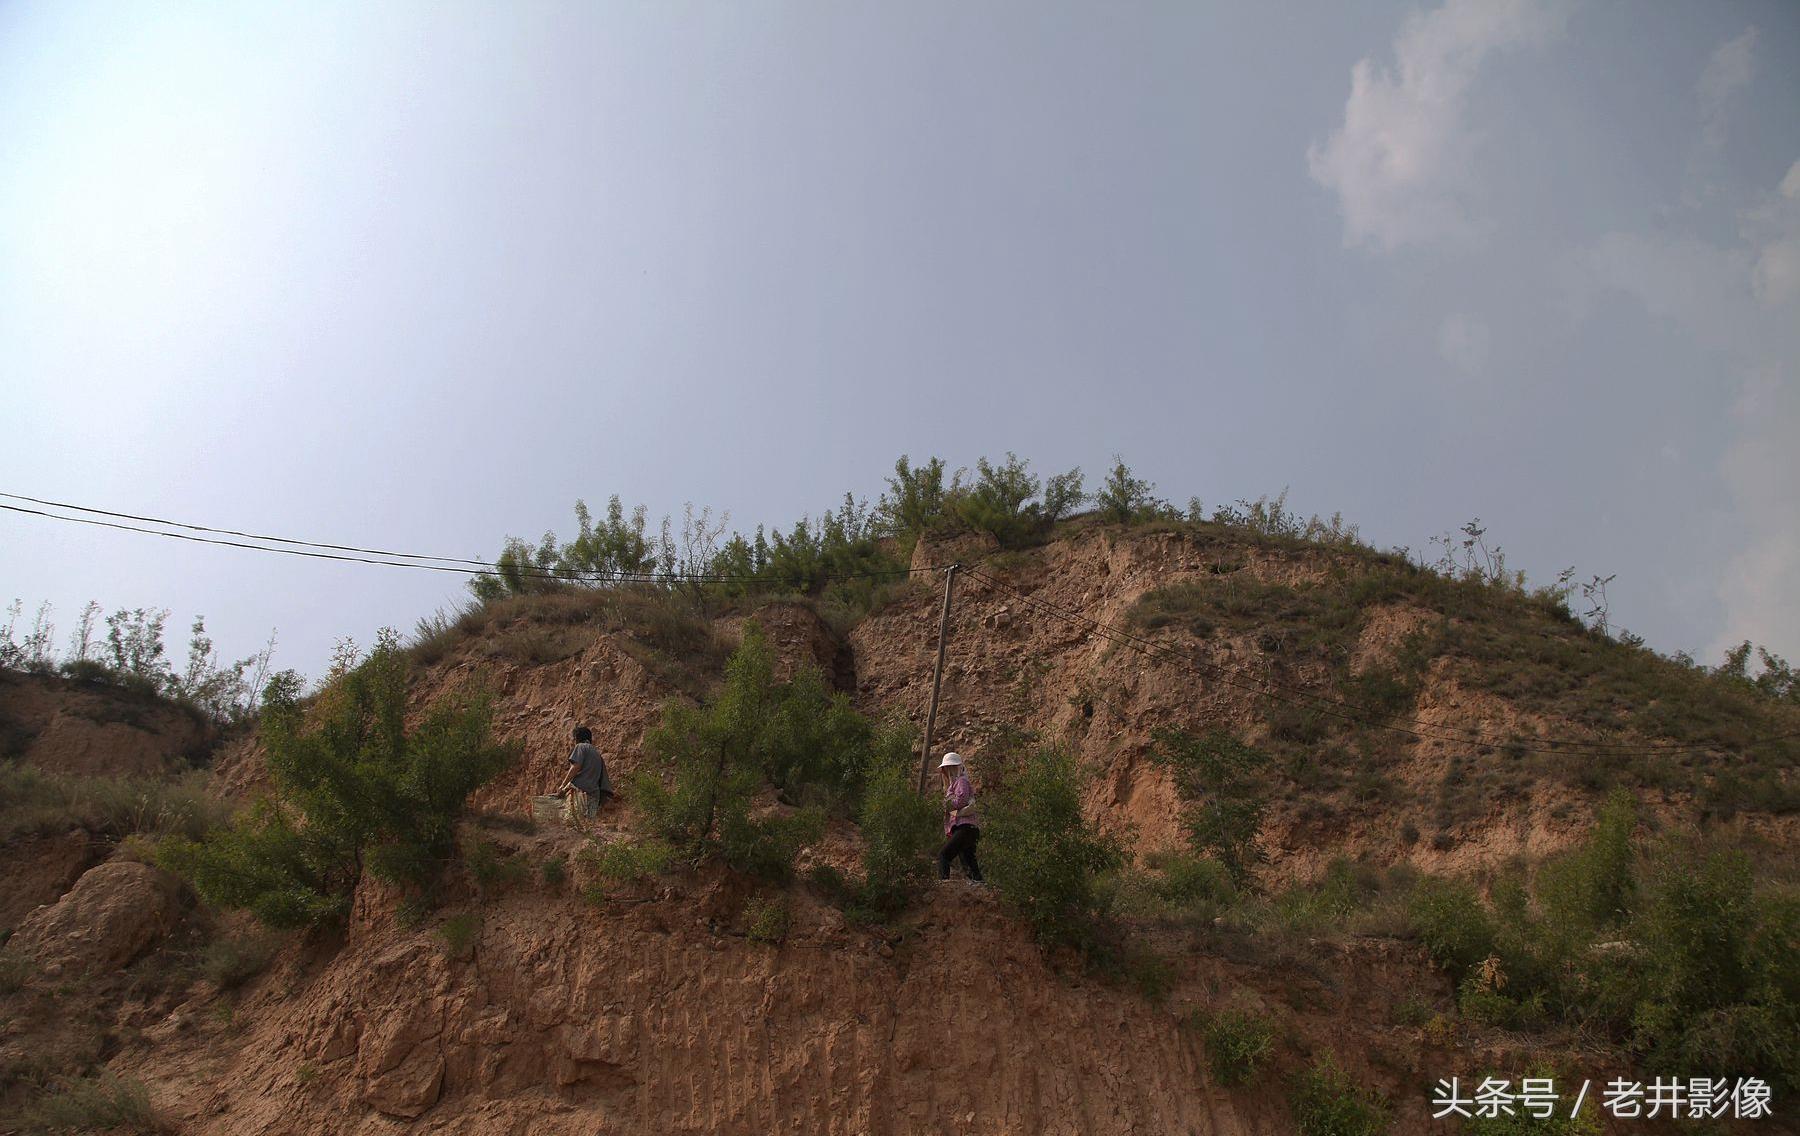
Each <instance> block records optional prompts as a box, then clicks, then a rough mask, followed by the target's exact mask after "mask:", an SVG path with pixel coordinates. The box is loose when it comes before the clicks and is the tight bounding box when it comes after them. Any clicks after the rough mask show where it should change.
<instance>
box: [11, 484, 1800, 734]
mask: <svg viewBox="0 0 1800 1136" xmlns="http://www.w3.org/2000/svg"><path fill="white" fill-rule="evenodd" d="M0 497H4V498H7V499H9V500H13V501H27V502H30V503H32V504H35V505H44V506H47V507H50V508H57V509H67V510H72V511H76V512H83V513H91V514H94V515H93V516H88V517H77V516H67V515H63V514H58V513H51V512H46V511H44V510H42V509H31V508H26V507H24V506H21V505H7V504H4V503H0V510H6V511H9V512H14V513H24V514H29V515H32V516H38V517H45V518H48V519H50V520H56V521H66V522H70V523H73V524H81V525H91V526H96V527H100V528H108V529H116V530H120V531H124V532H134V533H142V534H145V535H149V536H161V537H167V538H169V539H172V540H183V541H189V542H192V543H196V544H209V545H216V546H221V547H226V548H239V549H247V550H249V551H253V552H272V553H278V554H281V555H285V556H301V557H308V558H312V559H318V560H331V561H338V562H342V563H352V564H371V565H378V566H383V567H390V568H412V569H419V570H423V571H428V572H442V573H449V574H452V575H459V576H482V575H490V574H494V573H497V572H498V571H500V569H501V565H500V564H498V563H496V562H492V561H486V560H476V559H471V558H467V557H454V556H433V555H426V554H423V553H410V552H396V551H393V550H390V549H380V548H365V547H361V546H357V545H349V544H335V543H329V542H324V541H309V540H301V539H298V538H293V537H281V536H272V535H269V534H264V533H253V532H245V531H241V530H237V529H227V528H218V527H214V526H210V525H200V524H194V523H191V522H185V521H173V520H168V519H166V518H161V517H150V516H143V515H139V514H134V513H123V512H117V511H113V510H108V509H99V508H95V507H92V506H86V505H74V504H69V503H67V502H61V501H50V500H46V499H43V498H38V497H28V496H25V495H23V494H17V493H4V492H0ZM102 517H112V518H117V519H115V520H110V521H109V520H102V519H99V518H102ZM126 521H140V522H143V524H127V523H125V522H126ZM145 525H162V526H166V527H165V528H149V527H145ZM169 528H180V529H186V530H188V531H187V532H170V531H168V529H169ZM203 533H210V534H215V535H211V536H205V535H195V534H203ZM226 537H241V538H243V539H242V540H229V539H224V538H226ZM254 541H262V542H268V543H250V542H254ZM271 545H279V546H286V547H272V546H271ZM946 567H948V566H946V565H929V566H926V567H922V568H892V569H871V570H867V571H862V572H837V573H823V574H819V575H813V576H808V577H806V579H807V580H809V581H813V582H835V581H846V580H870V579H884V578H894V577H901V576H913V575H924V574H929V573H936V572H941V571H944V570H945V568H946ZM506 568H507V571H508V572H509V573H510V574H514V575H517V576H519V577H522V578H525V579H534V580H544V581H548V582H555V583H610V584H634V583H635V584H670V583H701V584H707V583H716V584H726V583H764V584H766V583H770V582H771V581H770V580H768V579H767V578H766V577H759V576H753V575H743V574H728V573H706V572H580V571H554V570H550V569H546V568H542V567H540V566H537V565H529V564H524V565H521V564H512V565H507V566H506ZM960 570H962V571H964V572H967V573H968V574H969V575H970V576H972V577H974V578H976V579H978V580H980V581H982V582H984V583H986V584H988V585H990V586H992V587H995V588H998V589H1000V590H1003V591H1006V592H1008V593H1010V594H1012V595H1013V596H1015V597H1017V598H1018V599H1019V600H1020V601H1021V602H1023V603H1026V604H1029V605H1031V606H1032V607H1034V608H1037V609H1039V610H1041V611H1045V612H1048V613H1049V614H1052V615H1055V616H1058V617H1060V618H1062V619H1065V620H1070V621H1073V622H1078V623H1082V624H1086V625H1087V626H1088V627H1089V628H1090V629H1091V630H1092V631H1093V632H1094V633H1096V634H1098V635H1099V636H1100V637H1101V638H1103V639H1106V640H1107V641H1109V642H1112V643H1115V644H1118V645H1120V646H1124V647H1127V648H1129V649H1131V650H1134V651H1136V652H1138V653H1139V654H1142V655H1145V656H1147V657H1151V658H1163V659H1174V660H1176V661H1179V662H1183V663H1186V664H1188V665H1189V666H1191V667H1194V668H1196V669H1199V670H1201V671H1203V672H1206V673H1208V674H1211V675H1212V676H1214V677H1216V678H1217V679H1218V680H1219V681H1220V682H1222V683H1224V684H1225V685H1227V686H1231V687H1235V688H1237V689H1239V690H1243V691H1246V692H1248V693H1250V694H1253V695H1255V696H1257V697H1261V698H1268V699H1271V700H1273V701H1277V702H1282V703H1285V704H1288V705H1291V706H1296V707H1299V708H1301V709H1306V710H1313V711H1317V712H1320V713H1324V714H1328V715H1330V716H1332V717H1336V718H1341V719H1344V720H1346V721H1349V722H1352V723H1355V724H1357V725H1361V726H1373V727H1376V728H1380V729H1384V730H1388V731H1391V732H1394V733H1399V734H1403V735H1405V736H1407V737H1411V738H1413V739H1414V740H1415V741H1439V742H1446V743H1454V744H1458V745H1483V746H1491V747H1494V748H1504V747H1513V748H1519V747H1520V746H1521V745H1522V740H1521V739H1520V738H1517V737H1514V738H1507V739H1501V740H1497V739H1494V738H1492V737H1489V736H1487V735H1485V734H1482V733H1481V732H1480V731H1478V730H1472V729H1463V728H1460V727H1449V729H1450V730H1454V731H1456V732H1455V733H1446V732H1444V728H1442V727H1432V726H1427V725H1426V724H1424V723H1422V722H1419V721H1418V720H1417V719H1412V720H1409V724H1407V725H1400V724H1397V723H1396V722H1393V721H1387V720H1385V719H1387V718H1393V717H1395V716H1394V715H1385V716H1384V715H1380V714H1378V713H1376V712H1374V711H1372V710H1371V709H1370V708H1368V707H1360V706H1357V705H1356V704H1355V703H1352V702H1348V701H1345V700H1342V699H1335V698H1331V697H1328V696H1326V695H1322V694H1315V693H1313V692H1311V691H1305V690H1301V689H1299V688H1295V687H1286V686H1283V685H1282V684H1280V683H1276V682H1273V681H1271V680H1269V679H1267V678H1265V677H1258V676H1250V677H1249V679H1248V681H1246V680H1244V679H1240V678H1239V677H1238V676H1240V675H1245V674H1247V672H1244V671H1242V670H1241V669H1238V668H1232V667H1227V666H1225V665H1223V664H1220V663H1215V662H1212V661H1211V660H1208V659H1203V658H1200V657H1199V656H1196V655H1193V654H1190V653H1188V652H1184V651H1181V650H1178V649H1176V648H1174V647H1171V646H1169V645H1168V644H1165V643H1158V642H1156V641H1154V640H1151V639H1147V638H1145V637H1143V636H1139V635H1134V634H1132V633H1131V632H1129V631H1126V630H1125V629H1123V628H1121V627H1119V626H1118V625H1116V624H1109V623H1105V622H1103V621H1101V620H1098V619H1095V618H1093V617H1092V616H1089V615H1087V614H1085V613H1083V612H1080V611H1077V610H1075V609H1072V608H1067V607H1064V606H1062V605H1059V604H1056V603H1053V602H1051V601H1049V600H1044V599H1041V598H1039V597H1037V596H1033V595H1030V594H1028V593H1026V592H1024V591H1022V590H1020V589H1019V588H1017V587H1015V586H1013V585H1011V584H1008V583H1006V582H1005V581H1003V580H999V579H997V578H995V577H993V576H991V575H989V574H987V573H985V572H982V571H980V570H979V569H975V568H970V567H966V566H965V567H961V569H960ZM1288 695H1292V697H1288ZM1795 737H1800V730H1796V731H1793V732H1790V733H1786V734H1777V735H1774V736H1772V737H1767V738H1759V739H1755V740H1752V741H1750V742H1746V743H1743V744H1742V746H1740V747H1738V748H1747V747H1749V746H1755V745H1763V744H1767V743H1770V742H1776V741H1785V740H1788V739H1790V738H1795ZM1537 741H1538V743H1539V744H1538V745H1535V746H1533V745H1523V749H1524V750H1525V752H1528V753H1561V754H1570V753H1585V754H1587V755H1589V756H1594V757H1605V756H1619V757H1623V756H1657V755H1662V754H1672V753H1687V752H1698V751H1709V750H1719V749H1724V748H1728V747H1726V746H1722V745H1708V744H1681V743H1672V744H1654V743H1648V744H1645V745H1632V744H1630V743H1615V742H1594V741H1585V740H1578V739H1568V738H1549V739H1537Z"/></svg>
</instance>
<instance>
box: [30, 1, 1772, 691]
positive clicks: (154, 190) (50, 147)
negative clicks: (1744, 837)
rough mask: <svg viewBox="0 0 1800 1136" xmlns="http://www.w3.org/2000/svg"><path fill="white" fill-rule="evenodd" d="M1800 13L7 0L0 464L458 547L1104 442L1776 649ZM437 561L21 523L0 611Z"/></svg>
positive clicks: (344, 575)
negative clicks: (1492, 553)
mask: <svg viewBox="0 0 1800 1136" xmlns="http://www.w3.org/2000/svg"><path fill="white" fill-rule="evenodd" d="M1797 110H1800V6H1796V5H1793V4H1791V3H1786V2H1783V0H1767V2H1748V0H1746V2H1738V0H1720V2H1717V3H1706V4H1649V5H1647V4H1643V3H1641V2H1639V0H1450V2H1449V3H1447V4H1441V5H1440V4H1425V5H1423V6H1419V5H1414V4H1408V3H1399V4H1396V3H1379V2H1369V3H1357V4H1314V5H1299V4H1260V3H1259V4H1251V3H1245V4H1238V5H1191V4H1185V3H1169V4H1129V3H1128V4H1112V3H1107V4H1098V3H1095V4H1085V5H1071V4H1060V3H1039V2H1036V0H1033V2H1031V3H1002V2H988V3H982V4H972V5H971V4H952V3H920V4H913V3H906V4H901V3H888V4H866V3H833V4H825V3H817V2H814V3H791V4H790V3H749V4H744V3H680V2H677V3H633V4H627V3H600V4H589V3H566V4H553V3H533V2H517V3H513V2H508V3H495V4H477V3H448V4H446V3H440V2H436V0H433V2H430V3H406V2H402V0H384V2H383V3H380V4H372V5H371V4H347V3H346V4H334V3H316V4H306V5H246V4H236V3H231V4H217V5H211V4H201V3H192V4H159V3H149V2H145V3H84V2H80V0H69V2H62V0H59V2H53V3H34V2H30V0H12V2H10V3H6V4H3V5H0V492H6V493H14V494H25V495H30V496H36V497H43V498H50V499H54V500H60V501H68V502H73V503H77V504H82V505H89V506H96V507H99V508H105V509H112V510H117V511H121V512H129V513H141V514H148V515H154V516H161V517H169V518H174V519H177V520H183V521H190V522H196V523H200V524H206V525H214V526H219V527H225V528H235V529H246V530H252V531H261V532H269V533H275V534H279V535H285V536H292V537H298V538H303V539H312V540H324V541H332V542H341V543H347V544H362V545H373V546H376V547H383V548H395V549H401V550H405V551H417V552H423V553H432V554H440V555H448V556H468V557H482V556H492V555H493V554H494V553H496V552H497V551H498V550H499V548H500V546H501V542H502V540H503V539H504V538H505V537H506V536H507V535H509V534H516V535H522V536H528V537H529V536H535V535H536V534H539V533H542V532H543V531H545V530H546V529H556V530H558V531H560V532H563V533H565V534H567V533H569V532H570V531H571V530H572V528H573V519H572V511H573V505H574V502H575V501H576V499H578V498H585V499H586V500H587V501H589V502H590V503H593V504H599V503H602V502H604V501H605V500H606V498H607V497H608V496H609V495H611V494H615V493H616V494H619V495H620V496H621V497H623V498H624V499H625V500H626V502H628V503H637V502H642V503H644V504H645V505H647V506H648V507H649V509H650V512H651V514H652V516H653V517H656V516H660V515H662V514H664V513H670V512H673V513H679V511H680V510H681V508H682V505H683V503H684V502H693V503H695V504H696V505H710V506H712V507H713V508H715V509H718V510H725V511H728V512H729V514H730V517H731V519H732V523H733V526H734V527H738V528H743V529H749V528H752V527H754V526H755V525H756V524H758V523H763V522H769V523H780V524H788V523H791V522H792V521H793V520H795V519H797V518H798V517H799V516H800V515H801V514H803V513H808V512H810V513H814V514H816V513H817V512H819V511H820V510H821V509H823V508H826V507H829V506H831V505H832V504H834V503H835V502H836V501H838V500H839V499H841V497H842V495H843V494H844V493H845V492H846V491H851V492H854V493H855V494H857V495H858V496H859V497H860V496H867V497H869V498H871V499H872V498H874V497H875V496H876V495H877V494H879V492H880V490H881V488H882V485H883V478H884V476H885V475H886V474H887V473H888V472H889V470H890V469H891V466H892V463H893V460H894V459H895V458H896V457H898V456H899V455H901V454H910V455H912V456H913V458H915V459H923V458H924V457H926V456H929V455H938V456H941V457H943V458H945V459H946V460H947V461H948V462H949V463H950V464H951V465H952V467H956V466H963V465H970V466H972V465H973V464H974V462H975V460H976V459H977V458H978V457H980V456H983V455H988V456H993V457H998V456H1000V455H1002V454H1004V453H1005V452H1007V451H1015V452H1017V453H1018V454H1020V455H1021V456H1023V457H1026V458H1028V459H1030V460H1031V461H1032V462H1033V464H1034V467H1035V468H1036V469H1038V470H1039V471H1040V472H1045V473H1048V472H1052V471H1057V470H1063V469H1067V468H1069V467H1071V466H1080V467H1081V468H1082V469H1083V470H1085V471H1086V472H1087V473H1088V474H1089V478H1090V481H1093V480H1097V478H1098V477H1099V475H1100V474H1101V473H1102V472H1103V471H1104V469H1105V468H1106V467H1107V466H1108V465H1109V464H1110V461H1111V458H1112V456H1113V455H1114V454H1120V455H1123V456H1124V458H1125V460H1126V461H1127V462H1128V463H1129V464H1130V465H1131V466H1132V468H1133V469H1134V471H1135V472H1136V473H1137V474H1138V475H1139V476H1141V477H1144V478H1147V479H1149V480H1150V481H1152V482H1154V483H1155V485H1156V486H1157V489H1158V492H1159V493H1160V494H1161V495H1163V496H1165V497H1167V498H1169V499H1172V500H1175V501H1177V502H1186V501H1187V500H1188V498H1189V497H1191V496H1198V497H1199V498H1201V500H1202V501H1204V502H1205V503H1206V504H1207V505H1208V506H1209V507H1210V506H1212V505H1215V504H1219V503H1223V502H1230V501H1233V500H1235V499H1238V498H1252V499H1254V498H1256V497H1258V496H1260V495H1263V494H1275V493H1279V492H1281V491H1282V490H1283V489H1284V488H1286V489H1287V490H1288V492H1289V498H1288V499H1289V503H1290V505H1293V506H1296V507H1298V508H1299V509H1301V510H1302V511H1304V512H1309V513H1310V512H1317V513H1321V514H1326V515H1329V514H1331V513H1333V512H1341V513H1342V514H1343V515H1344V516H1345V517H1346V518H1347V519H1349V520H1351V521H1354V522H1357V523H1358V524H1359V525H1360V526H1361V529H1362V533H1363V535H1364V537H1365V538H1366V539H1368V540H1370V541H1372V542H1373V543H1375V544H1377V545H1379V546H1382V547H1388V546H1404V547H1409V548H1411V549H1414V550H1415V551H1416V550H1425V549H1428V546H1429V541H1430V538H1431V537H1432V536H1434V535H1437V534H1442V533H1445V532H1448V531H1453V530H1455V529H1456V528H1458V527H1459V526H1460V525H1462V524H1463V523H1464V522H1466V521H1468V520H1470V519H1471V518H1474V517H1479V518H1480V519H1481V521H1482V523H1483V524H1484V525H1485V526H1486V527H1487V530H1488V537H1487V539H1488V540H1489V541H1490V543H1498V544H1499V545H1501V546H1502V547H1503V548H1504V549H1505V552H1506V555H1507V559H1508V563H1509V565H1510V566H1512V567H1516V568H1522V569H1524V570H1525V571H1527V572H1528V573H1529V574H1530V576H1531V578H1532V579H1533V580H1534V581H1538V582H1547V581H1549V580H1551V579H1552V578H1554V577H1555V575H1556V573H1557V572H1558V571H1560V570H1561V569H1563V568H1565V567H1568V566H1574V567H1575V569H1576V571H1577V573H1578V575H1579V576H1580V577H1581V578H1584V579H1585V578H1587V577H1589V576H1591V575H1595V574H1599V575H1608V574H1611V575H1614V577H1615V578H1614V580H1613V582H1612V584H1611V585H1610V588H1609V598H1610V603H1611V617H1612V621H1613V623H1614V625H1615V626H1622V627H1625V628H1627V629H1629V630H1630V631H1632V632H1634V633H1637V634H1639V635H1642V636H1644V637H1646V639H1647V640H1648V642H1649V644H1650V645H1651V646H1652V647H1654V648H1656V649H1658V650H1662V651H1665V652H1672V651H1676V650H1688V651H1691V652H1695V653H1697V654H1699V655H1700V656H1701V657H1702V658H1703V659H1705V660H1708V661H1716V660H1717V658H1718V656H1719V654H1720V652H1721V651H1722V649H1723V648H1724V647H1725V646H1727V645H1729V644H1732V643H1735V642H1738V641H1740V640H1743V639H1746V638H1748V639H1753V640H1755V641H1757V642H1759V643H1766V644H1767V645H1769V646H1770V647H1771V648H1772V649H1774V650H1776V651H1777V652H1779V653H1781V654H1784V655H1786V656H1788V657H1789V658H1796V657H1800V509H1797V508H1796V507H1795V498H1796V490H1797V489H1800V457H1797V456H1796V445H1795V444H1796V442H1800V113H1796V111H1797ZM13 597H17V598H19V599H21V600H22V601H23V602H24V605H25V608H26V610H27V612H28V613H29V612H30V610H32V609H33V608H35V607H36V606H37V605H38V604H39V603H41V602H45V601H48V602H49V603H51V604H52V605H54V611H53V615H54V618H55V619H56V620H57V623H58V626H59V628H61V629H62V632H63V634H64V636H65V637H66V634H67V631H68V630H69V629H71V628H72V626H73V624H74V621H75V618H76V616H77V613H78V612H79V609H80V607H81V605H82V604H84V603H85V602H86V601H88V600H89V599H94V600H98V601H99V602H100V603H101V604H102V605H103V606H104V607H105V608H107V609H108V610H111V609H115V608H120V607H127V608H135V607H152V608H168V609H171V611H172V612H173V615H172V617H171V619H170V628H171V631H172V634H171V639H172V640H175V641H176V642H175V644H174V646H175V648H176V649H177V650H180V644H179V640H181V639H183V638H184V637H185V634H184V629H185V627H186V624H187V623H188V621H189V620H191V619H192V617H193V616H194V615H195V614H200V613H203V614H204V615H205V616H206V619H207V624H208V627H209V629H210V630H211V631H212V633H213V635H214V637H215V639H216V640H217V641H218V643H219V645H220V647H221V649H222V650H223V651H225V652H226V653H227V654H229V655H247V654H249V653H251V652H252V651H254V650H255V649H256V648H257V647H258V646H259V645H260V644H261V643H262V642H263V640H264V639H265V638H266V637H267V636H268V634H269V633H270V631H271V629H275V630H277V632H278V636H279V646H278V649H277V655H276V662H277V665H285V666H292V667H298V668H300V669H301V670H303V671H306V672H308V673H311V674H315V675H316V674H317V673H319V671H320V670H321V669H322V667H323V664H324V662H325V660H326V658H327V657H328V653H329V651H330V648H331V644H332V643H333V642H334V641H335V640H337V639H339V638H341V637H346V636H347V637H351V638H354V639H355V640H356V641H358V642H361V643H365V644H366V643H367V642H368V641H369V640H370V639H371V638H372V636H373V634H374V632H375V630H376V629H377V628H379V627H382V626H395V627H398V628H400V629H402V630H408V629H410V628H411V627H412V626H413V624H414V622H415V621H416V620H417V619H418V618H419V617H420V616H422V615H425V614H428V613H430V612H432V611H433V610H435V609H439V608H448V607H450V606H453V605H455V604H458V603H460V602H462V601H463V600H464V599H465V598H466V592H465V591H464V590H463V589H462V587H461V585H460V583H459V582H458V581H457V579H456V578H454V577H450V576H441V575H436V574H431V573H422V572H410V571H402V570H397V569H392V568H381V567H370V566H363V565H349V564H330V563H326V562H323V561H316V560H301V559H291V558H285V557H277V556H270V555H264V554H259V553H253V552H246V551H240V550H236V549H227V548H214V547H207V546H202V545H194V544H187V543H183V542H176V541H170V540H164V539H160V538H156V537H149V536H140V535H136V534H130V533H121V532H114V531H107V530H102V529H95V528H86V527H80V526H74V525H68V524H64V523H59V522H54V521H49V520H45V519H43V518H39V517H32V516H26V515H21V514H17V513H8V512H0V602H4V601H5V600H8V599H11V598H13Z"/></svg>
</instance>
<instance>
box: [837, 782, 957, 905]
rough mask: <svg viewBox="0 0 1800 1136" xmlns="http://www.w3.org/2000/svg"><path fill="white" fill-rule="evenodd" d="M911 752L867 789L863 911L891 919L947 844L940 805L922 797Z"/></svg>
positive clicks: (864, 801) (863, 813)
mask: <svg viewBox="0 0 1800 1136" xmlns="http://www.w3.org/2000/svg"><path fill="white" fill-rule="evenodd" d="M911 756H912V755H911V748H910V747H908V748H907V749H906V750H905V751H904V752H902V753H901V754H900V760H891V759H890V760H889V761H887V762H886V763H884V764H883V766H882V767H881V768H879V769H877V770H875V771H874V772H872V773H871V774H870V775H869V778H868V782H867V784H866V786H865V787H864V789H863V799H862V809H861V811H860V812H859V813H858V817H857V819H858V820H859V821H860V822H861V827H862V839H863V854H862V862H863V886H862V888H861V891H860V895H859V897H858V898H859V901H860V902H861V904H862V905H863V906H866V907H868V908H869V909H871V910H873V911H877V912H881V913H884V914H887V915H891V914H893V913H894V912H896V911H898V910H899V909H900V908H901V907H903V906H905V904H906V900H907V898H908V896H909V895H910V894H911V893H912V891H913V889H914V888H915V887H916V886H917V885H918V883H919V881H920V880H921V879H923V878H925V876H926V875H927V873H928V870H929V868H930V854H931V849H932V848H933V846H934V845H936V844H937V843H938V841H939V840H941V839H942V831H943V830H942V828H941V827H940V825H939V812H938V807H937V804H936V802H934V801H932V800H930V799H929V798H927V797H924V796H921V795H920V794H919V792H918V791H917V790H916V789H915V788H914V786H913V781H912V777H911V769H910V768H909V767H910V765H911V762H910V760H908V759H910V757H911Z"/></svg>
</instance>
